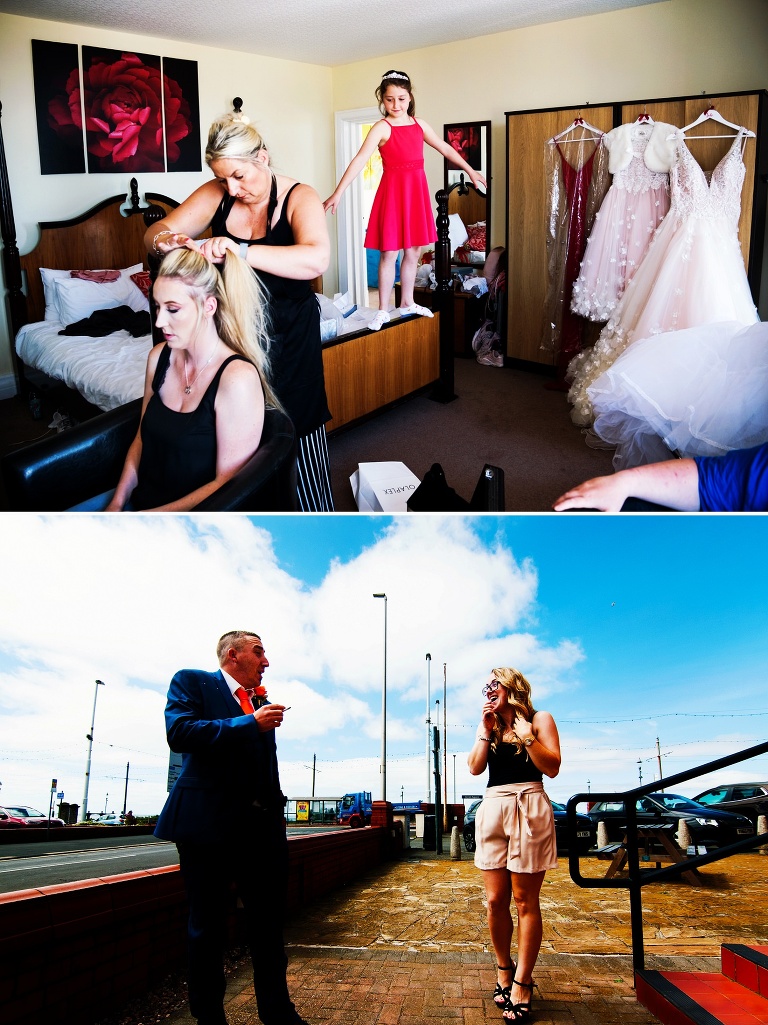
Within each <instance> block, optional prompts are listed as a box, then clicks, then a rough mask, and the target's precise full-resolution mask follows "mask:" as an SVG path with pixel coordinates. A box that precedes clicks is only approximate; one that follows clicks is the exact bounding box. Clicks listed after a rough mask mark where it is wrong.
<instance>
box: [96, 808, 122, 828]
mask: <svg viewBox="0 0 768 1025" xmlns="http://www.w3.org/2000/svg"><path fill="white" fill-rule="evenodd" d="M91 822H93V823H94V824H95V825H97V826H122V825H124V823H123V816H122V815H116V814H115V813H114V812H113V811H111V812H109V814H107V813H104V814H103V815H96V816H94V817H93V818H92V819H91Z"/></svg>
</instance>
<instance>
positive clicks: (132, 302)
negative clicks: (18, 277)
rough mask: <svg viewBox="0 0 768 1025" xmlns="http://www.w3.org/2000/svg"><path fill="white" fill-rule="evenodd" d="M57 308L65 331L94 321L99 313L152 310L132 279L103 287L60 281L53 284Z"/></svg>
mask: <svg viewBox="0 0 768 1025" xmlns="http://www.w3.org/2000/svg"><path fill="white" fill-rule="evenodd" d="M53 304H54V306H55V308H56V310H57V312H58V316H57V318H56V319H57V320H58V321H59V322H60V323H61V324H63V325H64V326H65V327H66V326H67V325H68V324H74V323H75V322H76V321H78V320H83V319H85V318H86V317H90V315H91V314H92V313H94V312H95V311H96V310H110V309H113V308H114V307H115V306H130V307H131V309H132V310H134V311H136V312H138V311H139V310H149V303H148V302H147V299H146V296H144V295H142V293H141V290H140V289H138V288H137V287H136V285H134V283H133V282H132V281H131V279H130V278H129V277H123V276H122V275H121V276H120V277H119V278H118V280H117V281H112V282H106V283H103V284H99V283H98V282H96V281H83V280H82V279H81V278H59V280H58V281H54V283H53Z"/></svg>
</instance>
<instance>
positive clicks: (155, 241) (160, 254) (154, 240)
mask: <svg viewBox="0 0 768 1025" xmlns="http://www.w3.org/2000/svg"><path fill="white" fill-rule="evenodd" d="M175 234H176V232H175V231H171V230H170V228H166V229H165V230H164V231H158V233H157V234H156V235H155V237H154V238H153V239H152V251H153V252H154V254H155V256H162V255H163V254H162V253H161V252H160V250H159V249H158V248H157V240H158V239H159V238H160V236H161V235H175Z"/></svg>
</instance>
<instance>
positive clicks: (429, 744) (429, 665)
mask: <svg viewBox="0 0 768 1025" xmlns="http://www.w3.org/2000/svg"><path fill="white" fill-rule="evenodd" d="M431 669H432V656H431V655H430V653H429V652H427V804H432V771H431V765H430V762H431V758H430V757H429V756H430V753H431V747H432V719H431V718H430V712H431V709H430V672H431Z"/></svg>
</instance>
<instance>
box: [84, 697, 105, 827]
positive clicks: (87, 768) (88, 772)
mask: <svg viewBox="0 0 768 1025" xmlns="http://www.w3.org/2000/svg"><path fill="white" fill-rule="evenodd" d="M104 686H105V684H104V682H103V680H97V681H96V690H95V691H94V695H93V714H92V715H91V732H90V733H89V734H88V761H87V762H86V765H85V789H84V790H83V807H82V811H81V819H80V821H81V822H86V821H87V820H88V784H89V783H90V781H91V754H92V753H93V728H94V726H95V725H96V699H97V698H98V696H99V687H104Z"/></svg>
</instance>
